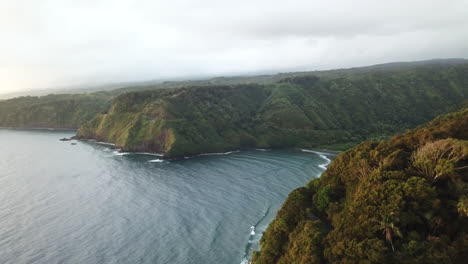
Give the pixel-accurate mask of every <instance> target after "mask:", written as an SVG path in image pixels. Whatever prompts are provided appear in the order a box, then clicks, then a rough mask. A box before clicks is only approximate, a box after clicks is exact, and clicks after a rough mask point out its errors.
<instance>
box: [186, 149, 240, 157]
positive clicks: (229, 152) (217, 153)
mask: <svg viewBox="0 0 468 264" xmlns="http://www.w3.org/2000/svg"><path fill="white" fill-rule="evenodd" d="M236 152H240V150H233V151H228V152H212V153H201V154H198V155H195V156H211V155H229V154H232V153H236Z"/></svg>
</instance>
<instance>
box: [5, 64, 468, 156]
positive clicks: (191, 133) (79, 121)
mask: <svg viewBox="0 0 468 264" xmlns="http://www.w3.org/2000/svg"><path fill="white" fill-rule="evenodd" d="M467 72H468V62H467V60H463V59H447V60H430V61H422V62H403V63H389V64H381V65H374V66H369V67H361V68H351V69H338V70H330V71H314V72H292V73H280V74H275V75H261V76H243V77H242V76H240V77H218V78H212V79H208V80H195V81H172V82H163V83H160V84H151V85H140V86H130V87H125V88H120V89H115V90H110V91H101V92H94V93H83V94H75V95H69V94H63V95H60V94H58V95H48V96H43V97H20V98H16V99H10V100H6V101H2V102H1V103H0V126H3V127H26V128H27V127H34V128H41V127H43V128H80V130H79V132H78V136H79V137H81V138H92V139H99V140H103V141H108V142H112V143H116V144H117V145H118V146H119V147H121V148H123V149H125V150H129V151H148V152H158V153H163V154H165V155H167V156H168V157H174V156H182V155H187V154H196V153H201V152H222V151H229V150H233V149H238V148H278V147H323V148H331V149H346V148H347V147H349V146H351V145H353V144H356V143H358V142H360V141H363V140H366V139H369V138H379V137H383V136H387V135H390V134H392V133H395V132H399V131H402V130H404V129H406V128H411V127H414V126H416V125H418V124H421V123H423V122H426V121H428V120H430V119H431V118H433V117H434V116H436V115H438V114H442V113H444V112H447V111H450V110H453V109H454V108H456V107H459V106H460V105H462V104H464V103H466V100H467V94H468V91H467V89H468V78H467V76H468V74H467Z"/></svg>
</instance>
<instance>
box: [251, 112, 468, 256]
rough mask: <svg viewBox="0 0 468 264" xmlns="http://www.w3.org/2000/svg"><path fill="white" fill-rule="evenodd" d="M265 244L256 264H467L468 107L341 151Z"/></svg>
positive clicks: (295, 196)
mask: <svg viewBox="0 0 468 264" xmlns="http://www.w3.org/2000/svg"><path fill="white" fill-rule="evenodd" d="M261 246H262V248H261V251H260V252H256V253H254V256H253V263H258V264H274V263H285V264H286V263H287V264H293V263H294V264H306V263H307V264H312V263H465V262H466V259H467V258H468V108H465V109H464V110H463V111H460V112H457V113H454V114H449V115H445V116H441V117H438V118H436V119H435V120H433V121H432V122H430V123H429V124H427V125H426V126H423V127H420V128H418V129H415V130H412V131H409V132H407V133H405V134H399V135H396V136H394V137H392V138H391V139H389V140H385V141H380V142H378V141H368V142H365V143H362V144H360V145H359V146H357V147H355V148H353V149H350V150H348V151H346V152H344V153H341V154H340V155H338V156H337V158H336V159H335V160H334V161H333V162H332V163H331V164H330V166H329V168H328V169H327V170H326V171H325V172H324V173H323V175H322V176H321V178H318V179H314V180H312V181H311V182H310V183H309V184H308V185H307V186H306V187H302V188H299V189H296V190H295V191H293V192H292V193H291V194H290V195H289V197H288V199H287V200H286V202H285V203H284V204H283V206H282V208H281V209H280V211H279V212H278V214H277V216H276V219H275V220H274V221H273V222H272V223H271V224H270V225H269V227H268V229H267V230H266V232H265V233H264V234H263V237H262V240H261Z"/></svg>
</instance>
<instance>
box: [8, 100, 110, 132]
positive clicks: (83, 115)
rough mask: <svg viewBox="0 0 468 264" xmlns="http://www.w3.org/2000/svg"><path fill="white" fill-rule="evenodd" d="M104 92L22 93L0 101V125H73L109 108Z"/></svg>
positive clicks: (70, 126)
mask: <svg viewBox="0 0 468 264" xmlns="http://www.w3.org/2000/svg"><path fill="white" fill-rule="evenodd" d="M110 101H111V96H110V95H108V94H105V93H94V94H60V95H53V94H51V95H47V96H41V97H37V96H25V97H19V98H14V99H9V100H3V101H0V127H14V128H74V129H77V128H79V127H80V125H81V124H84V123H85V122H87V121H89V120H91V119H92V118H93V117H94V116H95V115H96V114H98V113H99V112H101V111H106V110H107V109H108V108H109V105H110Z"/></svg>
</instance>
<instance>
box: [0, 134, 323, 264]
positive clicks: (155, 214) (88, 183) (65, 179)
mask: <svg viewBox="0 0 468 264" xmlns="http://www.w3.org/2000/svg"><path fill="white" fill-rule="evenodd" d="M72 135H73V132H52V131H14V130H5V129H0V201H1V202H0V263H15V264H18V263H44V264H53V263H132V264H133V263H171V264H178V263H180V264H188V263H197V264H198V263H200V264H202V263H203V264H206V263H227V264H230V263H232V264H239V263H241V262H242V261H243V260H244V258H245V257H246V256H248V255H249V254H250V253H251V251H252V250H253V249H256V248H258V240H259V239H260V236H261V233H262V232H263V231H264V230H265V228H266V227H267V225H268V223H269V222H270V221H271V220H272V219H273V218H274V216H275V214H276V212H277V210H278V209H279V207H280V206H281V204H282V203H283V202H284V199H285V198H286V197H287V195H288V193H289V192H291V191H292V190H293V189H295V188H297V187H299V186H303V185H304V184H305V183H307V182H308V181H309V180H310V179H312V178H314V177H317V176H318V175H319V174H320V173H321V172H322V171H323V168H321V167H319V165H321V164H324V163H325V162H326V160H325V159H324V158H323V157H320V156H319V155H318V154H316V153H307V152H302V151H300V150H283V151H276V150H271V151H260V150H252V151H241V152H234V153H230V154H226V155H208V156H198V157H193V158H189V159H185V160H179V161H164V162H158V160H157V157H155V156H150V155H135V154H129V155H116V154H118V153H116V152H114V150H112V149H110V148H109V146H106V145H101V144H96V143H88V142H81V141H72V142H75V143H77V144H76V145H72V144H71V143H72V142H61V141H59V140H58V139H60V138H62V137H69V136H72ZM149 161H153V162H149Z"/></svg>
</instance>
